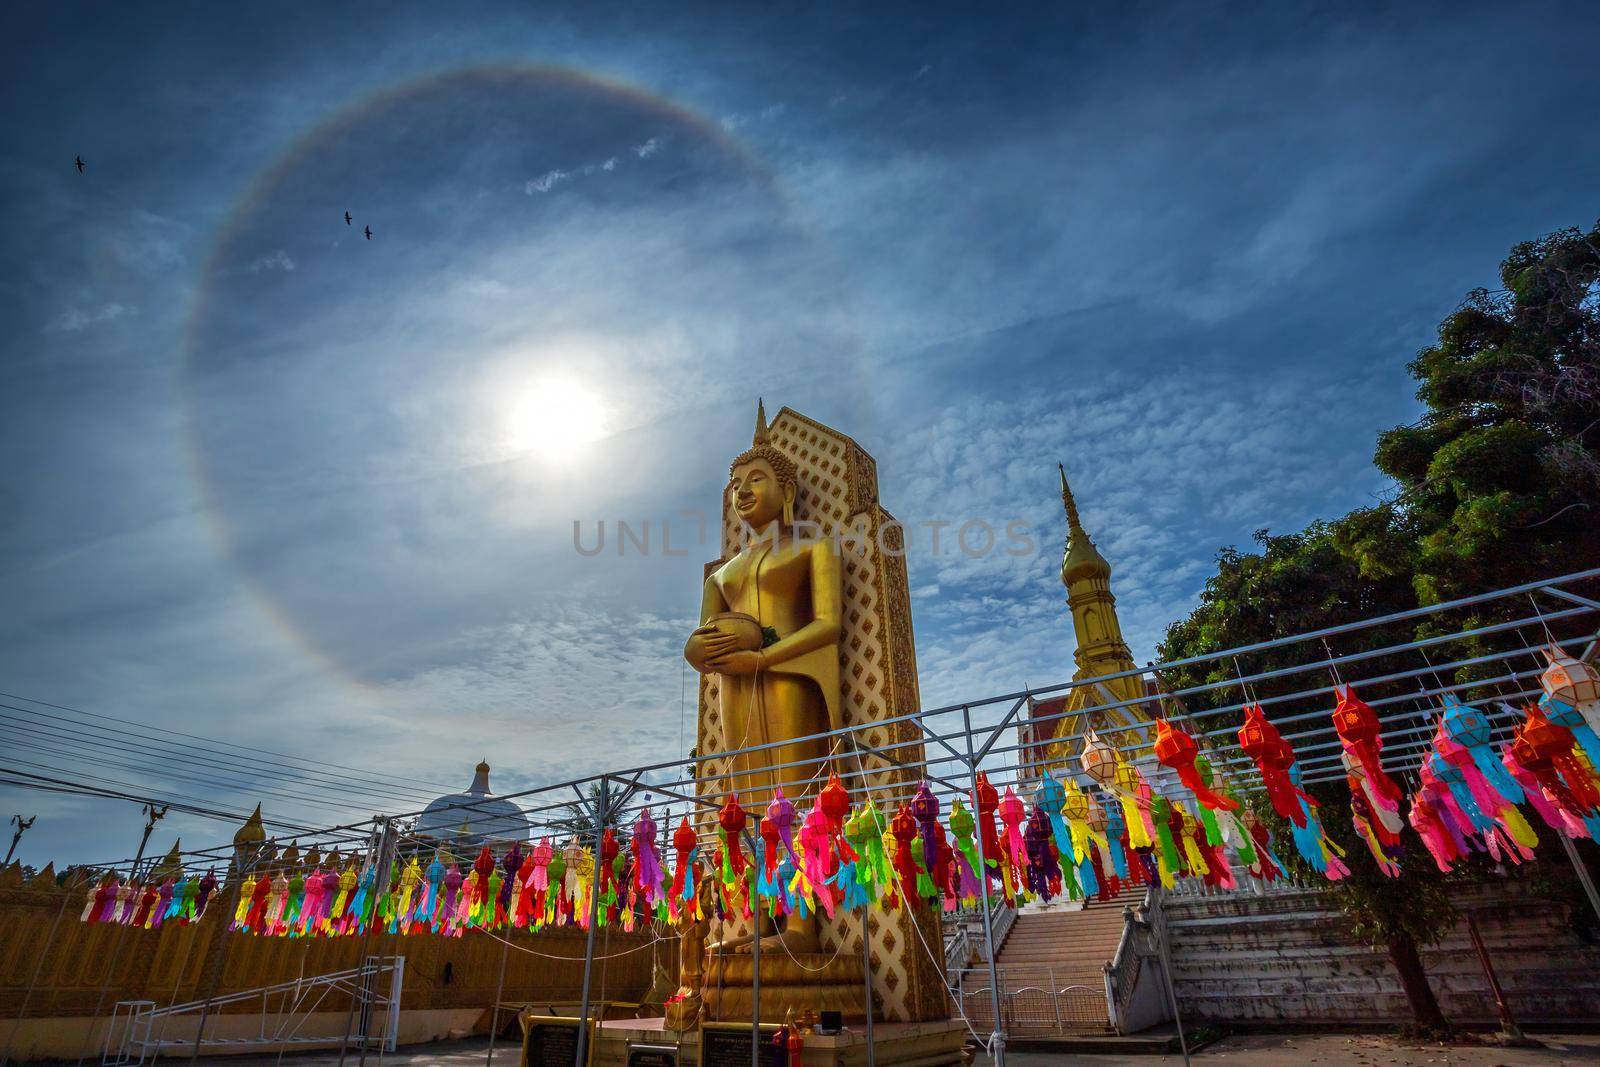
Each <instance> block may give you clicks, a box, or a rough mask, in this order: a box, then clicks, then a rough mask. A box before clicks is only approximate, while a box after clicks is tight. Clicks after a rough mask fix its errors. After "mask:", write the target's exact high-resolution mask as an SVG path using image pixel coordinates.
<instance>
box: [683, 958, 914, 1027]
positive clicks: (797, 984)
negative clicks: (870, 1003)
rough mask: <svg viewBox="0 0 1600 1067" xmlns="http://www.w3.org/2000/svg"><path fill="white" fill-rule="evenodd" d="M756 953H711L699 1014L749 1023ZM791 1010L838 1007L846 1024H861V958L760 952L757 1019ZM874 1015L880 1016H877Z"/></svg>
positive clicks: (781, 1016)
mask: <svg viewBox="0 0 1600 1067" xmlns="http://www.w3.org/2000/svg"><path fill="white" fill-rule="evenodd" d="M754 994H755V956H754V955H753V954H752V953H749V952H730V953H725V954H720V955H719V954H712V955H711V956H710V957H709V958H708V959H707V960H706V969H705V985H704V986H703V987H702V988H701V998H702V1004H703V1009H702V1015H701V1017H702V1018H704V1019H706V1020H708V1021H711V1022H749V1021H750V1019H751V1018H752V1017H753V1015H754V1012H753V1009H754V1007H755V1005H754V1004H753V1003H752V1001H753V999H754ZM791 1011H793V1012H794V1014H795V1015H796V1016H800V1015H803V1014H804V1013H805V1012H807V1011H814V1012H817V1013H819V1014H820V1013H822V1012H825V1011H836V1012H839V1013H840V1014H841V1015H843V1016H844V1019H845V1021H847V1022H865V1021H866V1012H867V998H866V990H865V988H864V983H863V981H862V974H861V960H859V959H856V958H853V957H847V956H844V955H842V954H838V953H829V952H796V953H793V954H790V953H788V952H785V951H784V950H783V949H782V948H781V947H779V948H775V949H769V950H765V951H763V952H762V953H761V1018H762V1019H763V1020H765V1021H767V1022H778V1021H780V1020H782V1019H785V1018H787V1017H788V1015H789V1013H790V1012H791ZM877 1018H882V1016H881V1015H879V1016H877Z"/></svg>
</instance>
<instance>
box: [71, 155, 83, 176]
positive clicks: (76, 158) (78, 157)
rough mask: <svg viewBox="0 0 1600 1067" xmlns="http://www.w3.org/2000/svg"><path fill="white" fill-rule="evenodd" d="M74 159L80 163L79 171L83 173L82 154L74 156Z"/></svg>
mask: <svg viewBox="0 0 1600 1067" xmlns="http://www.w3.org/2000/svg"><path fill="white" fill-rule="evenodd" d="M72 161H73V162H74V163H76V164H77V165H78V173H79V174H82V173H83V157H82V156H74V157H73V158H72Z"/></svg>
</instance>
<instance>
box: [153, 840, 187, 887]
mask: <svg viewBox="0 0 1600 1067" xmlns="http://www.w3.org/2000/svg"><path fill="white" fill-rule="evenodd" d="M182 873H183V839H182V838H173V840H172V848H171V849H169V850H168V852H167V854H166V855H165V856H163V857H161V860H160V862H158V863H157V864H156V865H155V866H154V867H152V868H150V877H151V878H152V879H161V878H176V877H177V876H178V875H180V874H182Z"/></svg>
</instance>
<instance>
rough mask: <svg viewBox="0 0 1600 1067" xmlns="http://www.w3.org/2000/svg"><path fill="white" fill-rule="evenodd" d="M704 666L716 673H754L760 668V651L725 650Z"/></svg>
mask: <svg viewBox="0 0 1600 1067" xmlns="http://www.w3.org/2000/svg"><path fill="white" fill-rule="evenodd" d="M706 666H707V667H709V668H710V669H711V670H714V671H716V672H717V673H718V674H755V673H756V672H757V671H759V670H760V669H761V653H759V652H750V651H746V650H735V651H732V652H725V653H723V654H722V655H721V656H718V657H716V658H714V659H712V660H711V661H710V662H709V663H707V664H706Z"/></svg>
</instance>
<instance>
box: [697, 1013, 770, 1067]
mask: <svg viewBox="0 0 1600 1067" xmlns="http://www.w3.org/2000/svg"><path fill="white" fill-rule="evenodd" d="M779 1029H780V1027H779V1026H778V1024H777V1023H762V1024H761V1067H786V1065H787V1063H788V1060H789V1055H788V1052H787V1051H786V1050H784V1049H780V1048H777V1047H775V1046H774V1045H773V1043H772V1039H773V1037H774V1036H775V1035H776V1034H777V1032H778V1030H779ZM700 1067H750V1024H749V1023H704V1024H702V1026H701V1028H700Z"/></svg>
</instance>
